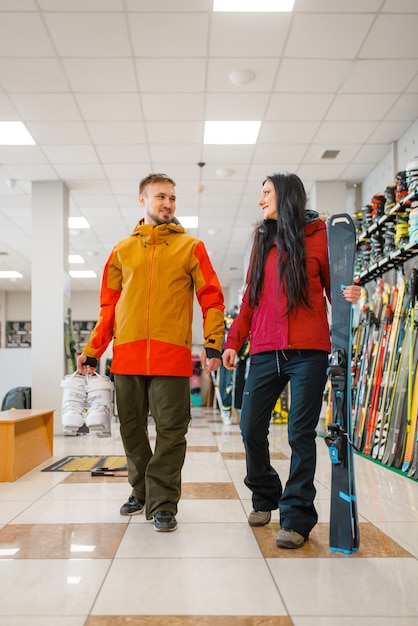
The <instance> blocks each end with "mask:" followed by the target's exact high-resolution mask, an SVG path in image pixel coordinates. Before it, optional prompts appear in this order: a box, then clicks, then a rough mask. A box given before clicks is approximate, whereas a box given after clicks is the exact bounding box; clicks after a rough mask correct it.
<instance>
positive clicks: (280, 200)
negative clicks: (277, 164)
mask: <svg viewBox="0 0 418 626" xmlns="http://www.w3.org/2000/svg"><path fill="white" fill-rule="evenodd" d="M266 180H270V181H271V182H272V183H273V185H274V189H275V191H276V201H277V220H275V219H268V220H263V221H262V222H259V223H258V224H257V225H256V228H255V231H254V239H253V246H252V250H251V256H250V265H249V282H248V289H249V296H250V304H251V305H252V306H256V305H257V304H258V301H259V298H260V294H261V290H262V287H263V279H264V266H265V263H266V258H267V254H268V253H269V251H270V250H271V248H272V247H273V246H274V244H276V246H277V250H278V266H277V275H278V281H279V282H282V281H283V283H284V289H285V293H286V296H287V302H288V313H290V311H293V310H294V309H297V308H298V307H299V306H305V307H308V308H309V306H310V305H309V289H308V279H307V273H306V253H305V242H304V230H303V229H304V225H305V208H306V192H305V188H304V186H303V183H302V181H301V180H300V178H299V177H298V176H296V174H289V173H285V174H272V175H271V176H267V178H266ZM265 182H266V181H264V182H263V185H264V183H265Z"/></svg>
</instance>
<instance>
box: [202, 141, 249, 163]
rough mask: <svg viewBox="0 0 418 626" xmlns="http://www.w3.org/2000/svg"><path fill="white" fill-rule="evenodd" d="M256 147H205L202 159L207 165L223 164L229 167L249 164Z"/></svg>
mask: <svg viewBox="0 0 418 626" xmlns="http://www.w3.org/2000/svg"><path fill="white" fill-rule="evenodd" d="M253 153H254V146H247V145H238V146H203V150H202V157H203V161H206V162H207V163H223V164H224V165H227V166H228V167H229V166H230V165H231V166H232V164H234V163H248V162H250V161H251V159H252V155H253Z"/></svg>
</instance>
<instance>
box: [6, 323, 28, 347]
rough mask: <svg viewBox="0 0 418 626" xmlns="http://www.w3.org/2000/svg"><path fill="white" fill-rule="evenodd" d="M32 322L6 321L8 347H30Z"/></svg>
mask: <svg viewBox="0 0 418 626" xmlns="http://www.w3.org/2000/svg"><path fill="white" fill-rule="evenodd" d="M31 329H32V324H31V322H6V348H30V347H31V345H32V330H31Z"/></svg>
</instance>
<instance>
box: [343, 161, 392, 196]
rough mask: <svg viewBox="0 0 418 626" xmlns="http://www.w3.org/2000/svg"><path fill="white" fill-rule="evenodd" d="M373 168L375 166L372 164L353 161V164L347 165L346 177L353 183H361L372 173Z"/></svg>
mask: <svg viewBox="0 0 418 626" xmlns="http://www.w3.org/2000/svg"><path fill="white" fill-rule="evenodd" d="M372 169H373V166H372V165H370V164H358V163H352V164H351V165H347V167H346V168H345V170H344V178H345V179H346V180H347V181H351V182H353V183H361V181H363V180H364V179H365V178H366V177H367V176H368V175H369V174H370V172H371V171H372ZM388 182H389V181H388ZM376 191H378V190H376Z"/></svg>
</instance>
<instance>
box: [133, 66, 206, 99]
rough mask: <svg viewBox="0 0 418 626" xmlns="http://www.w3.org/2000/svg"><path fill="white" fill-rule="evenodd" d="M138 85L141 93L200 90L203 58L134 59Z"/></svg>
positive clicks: (202, 88)
mask: <svg viewBox="0 0 418 626" xmlns="http://www.w3.org/2000/svg"><path fill="white" fill-rule="evenodd" d="M135 64H136V69H137V76H138V85H139V88H140V89H141V92H142V93H146V92H153V93H157V92H169V93H180V92H186V93H194V92H202V91H203V90H204V87H205V74H206V61H205V59H203V58H202V59H194V58H192V59H190V58H175V59H173V58H156V59H145V58H139V59H135Z"/></svg>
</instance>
